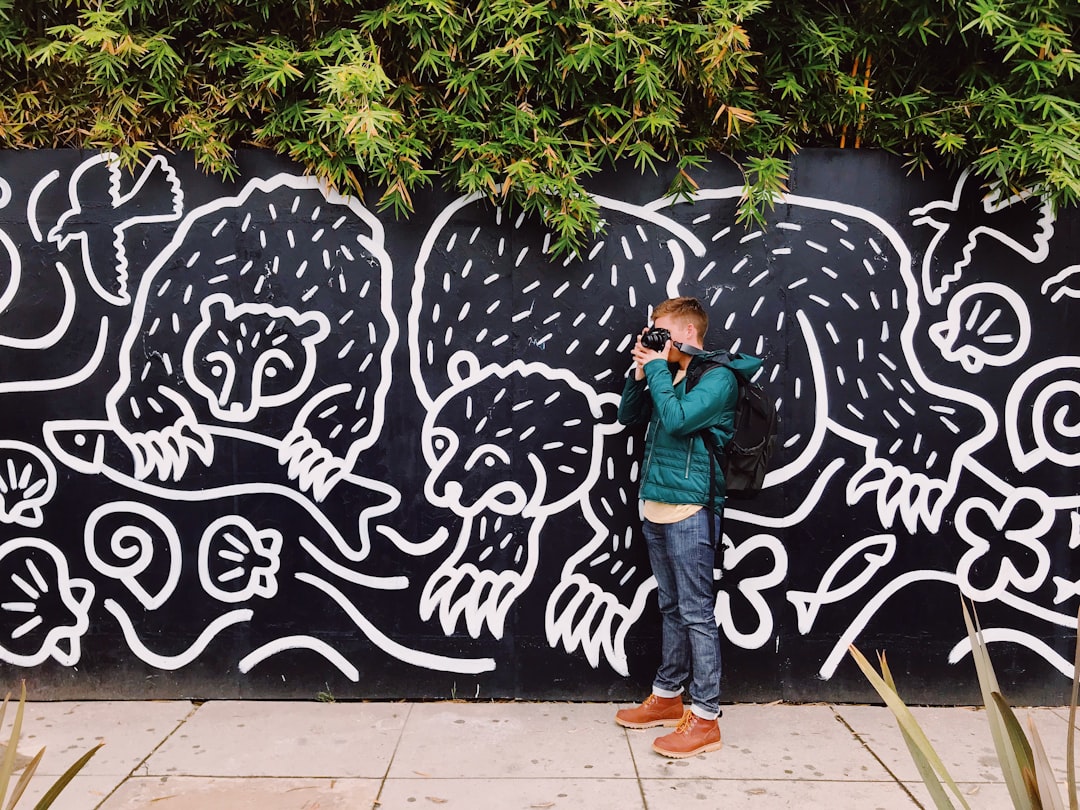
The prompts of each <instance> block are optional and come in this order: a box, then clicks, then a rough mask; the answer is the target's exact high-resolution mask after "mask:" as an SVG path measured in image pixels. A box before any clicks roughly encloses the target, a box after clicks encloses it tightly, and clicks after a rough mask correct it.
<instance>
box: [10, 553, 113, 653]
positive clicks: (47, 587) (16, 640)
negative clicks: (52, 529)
mask: <svg viewBox="0 0 1080 810" xmlns="http://www.w3.org/2000/svg"><path fill="white" fill-rule="evenodd" d="M0 593H2V594H3V597H0V600H2V601H0V661H6V662H7V663H9V664H14V665H15V666H21V667H36V666H37V665H38V664H41V663H43V662H44V661H45V660H47V659H48V658H55V659H56V660H57V661H58V662H60V663H61V664H62V665H64V666H68V667H70V666H74V665H75V664H77V663H78V662H79V659H80V658H81V657H82V649H81V639H82V636H83V634H84V633H85V632H86V630H87V628H88V627H89V626H90V619H89V609H90V603H91V602H92V601H93V599H94V585H93V583H92V582H90V581H89V580H85V579H75V578H72V577H70V576H69V575H68V565H67V559H65V557H64V555H63V552H61V551H60V549H58V548H57V547H56V546H55V545H53V544H52V543H50V542H48V541H46V540H41V539H39V538H36V537H20V538H17V539H15V540H9V541H8V542H6V543H4V544H3V545H0Z"/></svg>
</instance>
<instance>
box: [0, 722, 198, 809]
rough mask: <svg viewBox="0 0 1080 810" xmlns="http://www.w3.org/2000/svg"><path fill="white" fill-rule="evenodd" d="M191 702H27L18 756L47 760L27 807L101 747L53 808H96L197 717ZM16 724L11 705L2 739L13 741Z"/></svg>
mask: <svg viewBox="0 0 1080 810" xmlns="http://www.w3.org/2000/svg"><path fill="white" fill-rule="evenodd" d="M193 708H194V707H193V706H192V704H191V703H190V702H188V701H85V702H67V701H58V702H55V703H46V702H33V703H27V704H26V708H25V710H24V712H23V723H22V734H21V735H20V740H19V746H18V751H19V754H21V755H25V756H33V755H35V754H36V753H37V752H38V751H40V750H41V748H42V747H44V748H45V754H44V756H43V757H42V758H41V764H40V765H39V766H38V769H37V771H36V772H35V774H34V776H33V778H32V779H31V781H30V785H29V786H28V788H27V790H26V793H24V794H23V798H22V799H21V800H20V802H19V805H20V806H21V807H33V806H34V804H35V803H36V802H37V800H38V799H40V798H41V797H42V795H43V794H44V793H45V791H47V790H48V789H49V787H50V786H51V785H52V783H53V782H55V781H56V778H57V777H58V776H59V775H60V774H62V773H63V772H64V771H66V770H67V769H68V768H69V767H70V766H71V764H72V763H74V762H75V761H76V760H77V759H78V758H79V757H80V756H82V755H83V754H84V753H86V751H88V750H89V749H91V748H93V747H94V746H95V745H97V744H98V743H99V742H104V743H105V745H104V747H102V748H100V749H98V752H97V753H96V754H95V755H94V756H93V757H92V758H91V759H90V761H89V762H88V763H87V764H86V765H85V767H84V768H83V769H82V770H81V771H80V772H79V773H78V774H77V775H76V776H75V778H74V779H73V780H72V781H71V783H70V784H69V785H68V786H67V787H66V788H65V789H64V791H63V792H62V793H61V794H60V796H59V798H58V799H57V801H56V802H55V803H54V804H53V806H52V807H53V810H87V808H92V807H96V806H97V805H98V804H99V803H100V802H101V801H102V800H103V799H104V798H105V797H106V796H108V795H109V794H110V793H111V792H112V791H113V790H114V789H115V788H116V787H117V786H118V785H120V784H121V783H122V782H123V781H124V779H126V778H127V776H128V775H129V774H130V773H131V772H132V770H133V769H135V768H137V767H138V766H139V764H140V763H142V761H143V760H144V759H145V758H146V756H147V755H148V754H149V753H150V752H151V751H153V750H154V748H156V747H157V746H158V745H160V744H161V743H162V742H163V741H164V740H165V739H167V738H168V736H169V735H170V734H172V733H173V732H174V731H175V730H176V729H177V728H178V727H179V726H180V725H181V724H182V723H183V721H184V719H185V718H186V717H187V716H188V715H189V714H191V712H192V711H193ZM14 719H15V711H14V707H12V706H9V707H8V711H7V713H6V716H5V722H4V725H3V728H2V729H0V739H3V740H5V741H6V740H7V739H8V738H9V736H10V734H11V725H12V723H13V722H14Z"/></svg>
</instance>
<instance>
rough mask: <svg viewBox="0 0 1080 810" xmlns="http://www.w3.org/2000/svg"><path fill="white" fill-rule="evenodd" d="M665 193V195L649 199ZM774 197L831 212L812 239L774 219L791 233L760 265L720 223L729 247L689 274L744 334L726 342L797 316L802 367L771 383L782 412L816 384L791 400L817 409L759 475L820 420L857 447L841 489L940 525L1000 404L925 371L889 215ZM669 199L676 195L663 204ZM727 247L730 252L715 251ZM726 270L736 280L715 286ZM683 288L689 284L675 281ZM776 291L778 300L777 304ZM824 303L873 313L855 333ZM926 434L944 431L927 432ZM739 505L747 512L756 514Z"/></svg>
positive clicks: (788, 458) (800, 453)
mask: <svg viewBox="0 0 1080 810" xmlns="http://www.w3.org/2000/svg"><path fill="white" fill-rule="evenodd" d="M740 194H741V188H740V187H730V188H719V189H701V190H699V191H697V192H695V194H694V201H695V203H699V204H700V203H708V202H712V203H715V204H724V205H726V206H728V207H730V205H732V204H733V201H735V200H737V199H738V198H739V195H740ZM672 205H673V201H672V200H670V199H664V200H659V201H657V202H655V203H653V204H651V207H654V208H658V209H659V208H667V207H669V206H672ZM777 205H778V206H787V208H785V209H784V210H785V212H786V213H788V216H791V213H793V212H795V211H798V210H799V209H806V210H807V211H813V212H817V213H816V216H817V217H820V216H821V214H822V213H826V214H829V215H831V219H830V221H829V225H828V227H827V228H826V229H824V230H821V229H819V230H816V231H815V232H814V239H813V240H812V241H813V244H810V243H809V242H808V241H807V234H806V233H805V232H804V231H802V230H801V228H799V229H796V228H786V229H785V228H778V229H777V231H776V233H777V236H776V237H773V241H774V242H775V241H777V240H779V241H781V242H783V241H787V242H788V243H790V245H791V247H790V248H783V247H782V248H777V249H774V250H773V251H772V252H771V254H770V256H771V257H770V258H769V259H768V263H767V266H766V265H765V264H763V263H764V262H765V258H764V255H759V253H756V252H755V251H760V249H761V248H760V245H761V242H760V240H751V241H747V237H743V238H741V239H739V238H738V234H737V233H734V232H725V231H721V232H720V233H718V234H717V238H715V239H713V240H712V245H714V246H715V249H716V250H717V251H719V250H720V249H721V248H723V246H724V245H727V244H730V245H731V247H730V248H728V249H729V250H730V253H727V254H723V253H717V254H715V255H714V254H713V253H710V255H709V257H708V259H709V261H710V264H708V265H706V267H705V268H704V269H703V270H702V271H701V273H700V274H697V275H695V274H694V273H693V272H691V273H689V274H688V275H689V276H690V278H691V279H695V278H696V280H697V281H698V283H699V284H707V285H711V286H709V287H708V288H707V289H706V290H705V293H703V294H701V295H700V297H703V298H705V299H706V300H708V302H709V303H710V304H711V305H712V306H713V307H715V312H716V313H717V314H718V315H722V316H723V328H724V329H725V330H726V331H728V332H731V333H734V334H737V335H738V336H739V342H740V344H741V345H736V346H733V349H738V348H741V347H746V348H748V350H749V351H750V352H751V353H755V352H760V351H762V350H764V349H765V348H766V347H767V346H768V344H769V340H770V337H769V336H770V335H775V334H776V331H777V323H778V322H788V323H791V322H792V321H793V322H794V326H795V328H797V330H798V332H797V333H796V334H792V335H791V336H790V339H789V340H788V342H787V345H788V347H789V351H790V349H791V347H795V348H797V349H798V350H799V351H805V357H806V366H807V367H806V368H801V367H789V368H788V369H787V370H786V374H783V375H781V376H780V379H779V380H778V384H781V385H783V386H786V387H788V389H789V390H788V391H787V392H785V393H784V395H783V396H782V397H780V399H781V400H782V403H781V408H780V414H781V418H782V419H783V418H784V416H785V413H784V410H783V402H784V401H791V402H796V401H797V402H800V406H801V402H802V400H804V399H806V398H807V397H808V396H810V397H812V399H811V402H812V406H813V407H812V409H811V410H806V409H804V408H802V407H800V408H799V411H798V414H799V419H798V420H796V421H797V423H798V424H804V423H805V422H806V421H807V420H806V419H805V418H803V415H804V414H813V418H812V420H810V421H809V425H808V427H809V430H810V433H809V435H806V436H803V435H800V436H799V438H798V441H797V443H796V444H794V445H793V446H791V447H790V449H789V448H785V450H784V452H783V453H782V454H781V458H780V459H779V462H778V463H779V464H780V466H779V467H778V469H777V470H775V471H773V472H771V473H770V476H771V477H767V478H766V486H772V485H775V484H776V483H778V482H779V481H780V480H792V479H793V478H795V477H796V476H800V475H801V473H802V471H803V470H804V469H806V465H808V464H809V463H810V461H811V460H813V459H814V458H816V457H817V455H818V453H819V451H820V443H821V442H822V441H823V440H824V438H825V436H824V433H823V426H825V428H824V429H827V430H828V431H829V432H831V433H833V434H835V435H836V436H839V437H841V438H843V439H845V440H846V441H848V442H850V443H851V444H852V445H854V446H855V447H858V448H862V449H863V450H864V452H865V457H864V459H863V461H862V467H861V468H860V469H858V470H856V472H855V474H854V475H852V476H851V478H850V479H849V481H848V498H849V501H850V502H851V503H855V502H858V501H859V500H861V499H863V498H866V497H873V498H874V500H875V502H876V504H877V508H878V514H879V517H880V518H881V523H882V526H883V527H884V528H890V527H892V526H893V525H894V523H896V522H900V523H901V524H902V525H903V526H904V527H905V528H907V529H908V531H916V530H917V528H918V527H919V526H920V525H925V526H927V527H928V528H930V529H931V530H933V529H936V528H937V527H939V526H940V524H941V519H942V516H943V514H944V511H945V508H946V507H947V505H948V504H949V502H950V501H951V500H952V498H953V496H954V495H955V493H956V489H957V485H958V481H959V478H960V475H961V473H962V470H963V469H964V461H965V460H966V459H967V458H969V457H970V456H971V454H973V453H974V452H975V451H976V450H978V449H979V448H980V447H982V446H984V445H985V444H986V443H987V442H988V441H989V440H990V438H991V437H992V436H993V435H994V434H995V433H996V431H997V426H998V422H997V416H996V414H995V413H994V410H993V408H992V407H991V406H990V404H989V403H987V402H986V401H985V400H984V399H983V398H982V397H979V396H976V395H974V394H973V393H972V392H970V391H966V390H963V389H960V388H954V387H951V386H948V385H944V384H942V383H940V382H937V381H934V380H931V379H930V378H929V377H928V376H927V374H926V373H925V371H924V370H923V367H922V364H921V362H920V360H919V357H918V353H917V352H916V350H915V338H916V336H917V334H918V330H919V328H920V318H921V313H922V307H921V303H920V295H919V285H918V282H917V280H916V278H915V276H914V274H913V272H912V261H911V254H910V251H909V249H908V248H907V246H906V245H905V243H904V242H903V240H902V239H901V238H900V235H899V234H898V233H897V231H896V229H895V228H894V227H893V226H892V225H891V224H889V223H888V222H886V221H884V220H883V219H882V218H881V217H880V216H878V215H876V214H875V213H873V212H872V211H869V210H867V209H865V208H861V207H858V206H853V205H848V204H843V203H837V202H833V201H830V200H826V199H817V198H809V197H803V196H800V195H795V194H783V195H780V196H779V198H778V200H777ZM694 210H695V211H697V210H698V205H695V206H694ZM677 213H680V211H679V206H678V205H675V207H674V208H673V209H672V214H673V215H675V214H677ZM706 224H709V223H706ZM780 224H781V225H782V224H783V221H782V222H781V223H780ZM822 250H825V251H827V252H826V253H822ZM724 261H727V262H730V265H721V264H720V262H724ZM808 262H813V264H812V265H810V266H807V263H808ZM725 267H728V268H729V269H727V270H725V269H724V268H725ZM842 269H844V270H845V272H848V273H853V274H858V275H857V277H858V278H860V280H861V282H862V283H860V284H859V285H858V286H857V291H858V294H859V296H860V298H859V299H858V300H856V299H855V298H854V297H852V296H853V295H854V293H855V291H856V286H853V285H843V284H839V283H838V282H837V279H838V278H839V273H840V270H842ZM724 273H726V274H727V275H724ZM728 278H730V279H731V282H732V284H733V285H734V286H731V287H728V286H725V283H726V282H727V279H728ZM709 290H713V292H712V294H711V295H710V294H708V291H709ZM732 290H734V291H735V292H734V293H733V292H732ZM747 290H750V291H751V292H750V293H749V294H750V295H753V296H754V297H756V298H757V303H755V304H754V305H753V306H752V307H751V308H750V310H749V312H746V311H745V307H744V306H730V305H728V303H727V299H726V297H725V296H726V295H731V294H738V295H747V294H748V293H747V292H746V291H747ZM680 291H681V292H683V293H684V294H692V293H695V292H697V291H698V289H697V287H695V286H693V285H691V284H689V283H684V284H682V285H681V286H680ZM781 292H783V297H782V298H781V295H780V293H781ZM781 301H784V302H785V303H784V309H778V308H777V307H778V305H779V304H780V302H781ZM834 308H835V309H836V310H837V312H849V313H850V312H858V313H860V314H863V313H864V315H861V316H860V317H864V318H865V319H866V320H867V322H868V323H869V324H872V326H871V327H870V328H867V326H866V324H862V325H861V326H860V331H859V334H857V335H851V334H841V333H840V331H839V328H838V326H837V324H838V323H841V322H840V321H839V320H837V318H838V316H837V315H833V314H832V310H833V309H834ZM785 316H787V317H785ZM856 322H859V321H856ZM789 329H790V327H789ZM773 339H775V338H773ZM747 344H748V345H747ZM759 347H760V348H759ZM823 391H824V392H825V393H824V394H823ZM823 406H824V407H825V408H827V411H825V412H824V413H823V412H822V410H821V409H822V407H823ZM825 413H827V417H826V416H825ZM792 416H794V414H792ZM823 417H824V418H823ZM791 421H792V420H790V419H789V423H791ZM931 435H933V436H940V437H941V438H940V439H935V440H934V441H931V438H930V437H931ZM931 445H933V446H931ZM945 449H948V450H949V451H951V452H949V453H947V454H946V453H945V452H944V450H945ZM793 455H794V458H792V456H793ZM946 467H947V468H946ZM748 514H749V515H750V522H751V523H753V522H755V521H758V520H759V518H760V517H762V516H759V515H753V514H752V513H748ZM732 516H733V517H735V515H732ZM740 517H741V515H740Z"/></svg>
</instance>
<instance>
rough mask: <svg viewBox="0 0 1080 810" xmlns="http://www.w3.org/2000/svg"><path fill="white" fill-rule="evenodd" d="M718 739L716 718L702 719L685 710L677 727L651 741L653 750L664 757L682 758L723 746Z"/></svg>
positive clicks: (718, 730)
mask: <svg viewBox="0 0 1080 810" xmlns="http://www.w3.org/2000/svg"><path fill="white" fill-rule="evenodd" d="M723 745H724V744H723V743H722V742H721V741H720V723H718V722H717V721H716V720H702V719H701V718H700V717H698V716H697V715H696V714H694V713H693V712H687V713H686V716H685V717H684V718H683V719H682V722H681V723H679V727H678V728H677V729H675V730H674V731H673V732H672V733H671V734H665V735H664V736H663V737H658V738H657V739H656V740H655V741H654V742H653V745H652V747H653V750H654V751H655V752H656V753H658V754H663V755H664V756H665V757H673V758H674V759H682V758H683V757H692V756H694V754H704V753H705V752H707V751H716V750H718V749H720V748H722V747H723Z"/></svg>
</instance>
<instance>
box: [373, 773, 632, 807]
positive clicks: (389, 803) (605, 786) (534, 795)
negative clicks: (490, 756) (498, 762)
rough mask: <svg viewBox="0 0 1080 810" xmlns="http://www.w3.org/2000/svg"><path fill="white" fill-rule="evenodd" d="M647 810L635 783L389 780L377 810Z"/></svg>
mask: <svg viewBox="0 0 1080 810" xmlns="http://www.w3.org/2000/svg"><path fill="white" fill-rule="evenodd" d="M424 807H432V808H434V807H440V808H448V809H451V810H452V809H454V808H457V809H459V810H538V809H539V808H550V810H568V809H569V808H581V810H644V808H645V803H644V800H643V799H642V796H641V788H640V786H639V785H638V783H637V780H636V779H633V778H630V779H557V778H551V779H529V778H515V779H499V780H495V781H492V780H489V779H388V780H387V781H386V785H385V787H384V788H383V791H382V794H381V795H380V796H379V805H378V810H410V808H413V809H416V808H424Z"/></svg>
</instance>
